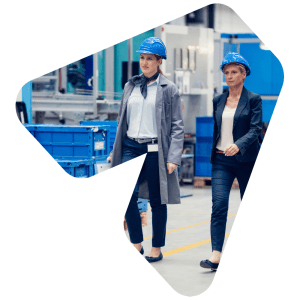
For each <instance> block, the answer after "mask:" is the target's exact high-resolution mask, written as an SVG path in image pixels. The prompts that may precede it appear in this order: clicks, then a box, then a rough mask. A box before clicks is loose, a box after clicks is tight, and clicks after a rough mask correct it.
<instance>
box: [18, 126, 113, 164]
mask: <svg viewBox="0 0 300 300" xmlns="http://www.w3.org/2000/svg"><path fill="white" fill-rule="evenodd" d="M24 126H25V127H26V128H27V130H28V131H30V132H31V134H32V135H33V136H34V137H35V138H36V139H37V140H38V141H39V142H40V144H41V145H42V146H43V147H44V148H45V149H46V150H47V151H48V153H49V154H50V155H52V156H53V157H54V158H59V159H73V158H74V159H75V158H76V159H89V158H95V159H96V160H97V161H102V160H105V159H106V158H107V156H108V155H109V153H110V146H109V142H108V141H109V140H110V127H109V126H103V125H101V126H100V125H98V126H71V125H51V124H30V125H29V124H24Z"/></svg>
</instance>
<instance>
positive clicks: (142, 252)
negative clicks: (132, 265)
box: [140, 247, 144, 255]
mask: <svg viewBox="0 0 300 300" xmlns="http://www.w3.org/2000/svg"><path fill="white" fill-rule="evenodd" d="M140 253H141V254H142V255H143V254H144V248H143V247H142V249H141V251H140Z"/></svg>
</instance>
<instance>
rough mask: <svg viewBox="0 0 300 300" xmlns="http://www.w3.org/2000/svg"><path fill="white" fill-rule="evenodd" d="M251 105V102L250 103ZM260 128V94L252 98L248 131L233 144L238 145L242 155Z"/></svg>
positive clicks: (255, 138) (257, 134)
mask: <svg viewBox="0 0 300 300" xmlns="http://www.w3.org/2000/svg"><path fill="white" fill-rule="evenodd" d="M250 105H251V103H250ZM261 129H262V100H261V97H260V96H257V97H256V98H255V99H253V100H252V105H251V120H250V129H249V131H248V132H247V133H246V134H245V135H244V136H242V137H241V138H239V139H238V140H237V141H235V144H236V145H237V146H238V147H239V149H240V152H241V154H242V155H243V154H244V153H245V152H246V151H247V149H248V148H249V147H250V145H251V144H252V143H253V142H254V141H255V140H257V139H258V136H259V135H260V133H261Z"/></svg>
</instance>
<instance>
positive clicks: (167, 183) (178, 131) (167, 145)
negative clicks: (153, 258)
mask: <svg viewBox="0 0 300 300" xmlns="http://www.w3.org/2000/svg"><path fill="white" fill-rule="evenodd" d="M133 88H134V84H133V83H130V82H127V83H126V85H125V87H124V92H123V95H122V100H121V105H120V111H119V115H118V128H117V134H116V139H115V143H114V148H113V151H112V167H114V166H117V165H119V164H121V163H122V142H123V140H124V139H125V138H126V136H127V135H126V133H127V130H128V127H127V118H126V110H127V101H128V98H129V96H130V95H131V92H132V90H133ZM155 114H156V126H157V135H158V161H159V178H160V195H161V203H162V204H178V203H180V191H179V182H178V170H177V169H176V170H175V171H174V172H173V173H172V174H169V173H168V170H167V162H170V163H174V164H177V165H180V163H181V155H182V150H183V141H184V132H183V117H182V109H181V100H180V96H179V92H178V89H177V87H176V85H175V84H174V83H172V82H170V81H169V80H167V79H166V78H165V77H164V76H162V75H160V76H159V83H158V86H157V94H156V103H155ZM144 177H146V176H144ZM139 198H142V199H149V191H148V183H147V181H146V179H144V180H143V181H142V182H140V186H139Z"/></svg>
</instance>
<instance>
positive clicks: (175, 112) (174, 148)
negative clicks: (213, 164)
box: [167, 88, 184, 166]
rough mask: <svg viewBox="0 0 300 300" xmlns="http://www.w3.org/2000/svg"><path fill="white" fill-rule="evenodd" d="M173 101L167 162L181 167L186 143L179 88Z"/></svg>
mask: <svg viewBox="0 0 300 300" xmlns="http://www.w3.org/2000/svg"><path fill="white" fill-rule="evenodd" d="M171 100H172V101H171V134H170V138H171V140H170V147H169V152H168V157H167V162H169V163H173V164H176V165H178V166H180V164H181V156H182V150H183V142H184V127H183V116H182V108H181V99H180V96H179V91H178V89H177V88H176V90H175V93H174V94H173V96H172V99H171Z"/></svg>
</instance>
